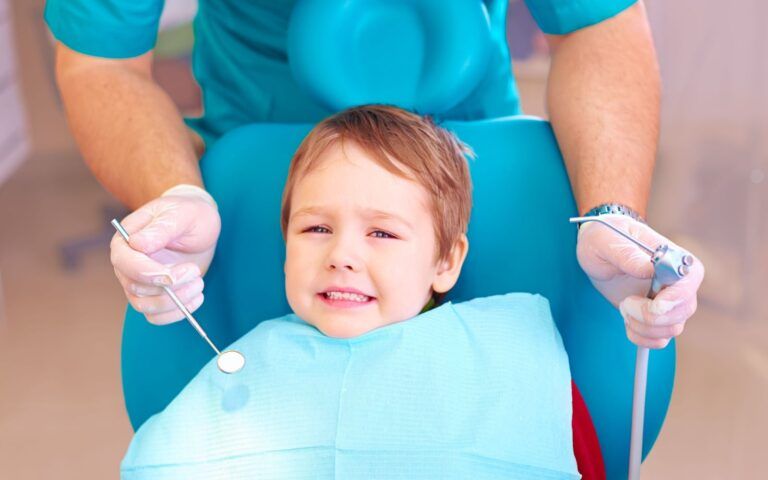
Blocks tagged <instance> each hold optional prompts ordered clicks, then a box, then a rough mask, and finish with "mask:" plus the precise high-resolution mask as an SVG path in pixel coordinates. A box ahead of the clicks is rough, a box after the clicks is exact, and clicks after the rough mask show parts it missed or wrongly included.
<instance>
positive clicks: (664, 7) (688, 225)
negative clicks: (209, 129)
mask: <svg viewBox="0 0 768 480" xmlns="http://www.w3.org/2000/svg"><path fill="white" fill-rule="evenodd" d="M44 3H45V2H44V0H0V125H1V126H2V127H1V128H0V478H8V479H11V478H12V479H38V478H57V479H70V478H72V479H86V478H87V479H90V478H117V476H118V465H119V462H120V460H121V458H122V456H123V454H124V453H125V450H126V448H127V446H128V443H129V441H130V439H131V435H132V431H131V428H130V425H129V423H128V420H127V417H126V414H125V412H124V407H123V399H122V392H121V387H120V369H119V351H120V335H121V327H122V325H121V323H122V316H123V311H124V307H125V300H124V297H123V295H122V291H121V289H120V288H119V285H118V283H117V280H116V279H115V278H114V274H113V272H112V268H111V265H110V263H109V254H108V239H109V238H110V237H111V235H112V231H111V230H110V227H109V224H108V220H109V219H110V218H112V217H113V216H121V215H123V214H124V210H123V208H122V207H121V205H120V204H119V203H117V202H116V201H115V200H114V199H112V198H111V197H110V196H109V194H107V193H106V192H105V191H104V190H103V189H102V188H101V187H100V186H99V184H98V183H97V182H96V181H95V180H94V178H93V177H92V175H91V174H90V172H89V170H88V169H87V168H86V167H85V165H84V163H83V162H82V160H81V158H80V155H79V153H78V151H77V149H76V147H75V144H74V142H73V140H72V138H71V136H70V134H69V132H68V131H67V126H66V122H65V117H64V114H63V111H62V105H61V102H60V100H59V98H58V94H57V92H56V88H55V84H54V77H53V68H54V66H53V44H52V41H51V38H50V36H49V35H48V32H47V29H46V27H45V24H44V23H43V19H42V12H43V7H44ZM646 5H647V8H648V12H649V16H650V19H651V24H652V28H653V31H654V37H655V40H656V46H657V49H658V55H659V61H660V64H661V72H662V79H663V84H664V93H663V104H662V129H661V143H660V148H659V154H658V162H657V167H656V172H655V179H654V191H653V195H652V199H651V204H650V210H649V214H648V217H649V220H650V222H651V223H652V224H653V225H654V226H655V227H656V229H657V230H659V231H660V232H662V233H664V234H666V235H667V236H669V237H670V238H671V239H672V240H674V241H675V242H676V243H678V244H680V245H683V246H685V247H686V248H688V249H689V250H691V251H692V252H694V253H695V254H696V255H698V256H699V257H700V258H701V259H702V261H703V262H704V263H705V265H706V266H707V278H706V280H705V283H704V285H703V286H702V289H701V296H700V301H699V310H698V312H697V313H696V315H695V316H694V317H693V319H692V320H691V321H690V322H689V323H688V327H687V329H686V332H685V333H684V334H683V336H682V337H681V338H680V339H679V341H678V344H677V345H678V369H677V377H676V383H675V390H674V394H673V397H672V403H671V406H670V410H669V414H668V417H667V420H666V423H665V426H664V428H663V430H662V432H661V435H660V437H659V440H658V442H657V443H656V446H655V447H654V449H653V451H652V452H651V454H650V456H649V457H648V459H647V460H646V462H645V463H644V470H643V474H644V475H643V478H646V479H668V478H681V477H683V476H687V477H689V478H697V479H723V478H739V479H758V478H765V473H764V468H763V467H762V465H763V464H762V461H761V460H762V456H763V455H764V448H765V447H764V441H763V440H764V435H763V434H764V432H765V431H766V430H767V429H768V411H766V408H765V406H766V405H768V323H767V322H766V319H767V318H768V305H767V304H766V301H765V298H766V297H764V296H763V295H766V294H768V214H766V207H768V178H766V175H767V174H768V135H767V134H768V90H767V89H766V88H765V85H768V55H767V54H766V46H768V43H766V40H767V39H766V35H768V33H766V29H765V25H764V22H765V19H766V18H768V3H766V2H762V1H761V0H733V1H732V2H728V4H727V5H726V4H725V3H722V2H706V3H705V2H701V1H698V0H676V1H674V2H669V1H666V2H665V1H663V0H646ZM195 10H196V2H195V0H167V1H166V9H165V12H164V18H163V22H162V29H163V31H162V34H161V36H160V40H159V44H158V50H157V54H156V66H155V76H156V77H157V79H158V81H159V82H160V83H161V85H163V87H164V88H166V90H167V91H168V92H169V94H170V95H171V96H172V98H173V99H174V101H175V102H176V103H177V105H178V106H179V108H180V109H181V111H182V112H183V113H185V114H189V115H192V114H195V113H196V112H197V111H199V103H200V97H199V92H198V90H197V87H196V85H195V83H194V80H193V79H192V77H191V74H190V71H189V58H188V56H189V51H190V47H191V44H192V42H193V37H192V32H191V28H190V25H189V22H190V20H191V18H192V17H193V15H194V13H195ZM508 37H509V41H510V49H511V51H512V54H513V57H514V68H515V71H516V75H517V78H518V84H519V88H520V93H521V96H522V101H523V107H524V109H525V111H526V113H529V114H533V115H539V116H546V114H545V111H544V89H545V83H546V74H547V70H548V66H549V61H548V57H547V52H546V44H545V42H544V40H543V37H542V36H541V33H540V32H538V31H537V29H536V27H535V24H534V23H533V22H532V20H531V19H530V16H529V15H528V14H527V11H526V7H525V5H524V3H523V2H522V0H512V1H511V3H510V8H509V22H508ZM761 298H762V300H761Z"/></svg>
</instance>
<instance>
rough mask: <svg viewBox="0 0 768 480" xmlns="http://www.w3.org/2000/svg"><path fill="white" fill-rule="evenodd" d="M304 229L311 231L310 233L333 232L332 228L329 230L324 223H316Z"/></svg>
mask: <svg viewBox="0 0 768 480" xmlns="http://www.w3.org/2000/svg"><path fill="white" fill-rule="evenodd" d="M304 231H305V232H310V233H331V231H330V230H328V229H327V228H325V227H324V226H322V225H314V226H312V227H309V228H307V229H306V230H304Z"/></svg>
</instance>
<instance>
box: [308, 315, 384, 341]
mask: <svg viewBox="0 0 768 480" xmlns="http://www.w3.org/2000/svg"><path fill="white" fill-rule="evenodd" d="M313 320H315V321H309V322H308V323H310V324H312V325H314V327H315V328H317V329H318V330H320V331H321V332H322V333H323V335H325V336H327V337H331V338H339V339H346V338H355V337H359V336H360V335H365V334H366V333H368V332H372V331H373V330H376V329H377V328H381V327H385V326H387V325H389V324H391V323H395V322H384V321H381V322H370V321H366V320H364V319H361V318H343V317H342V318H322V319H313Z"/></svg>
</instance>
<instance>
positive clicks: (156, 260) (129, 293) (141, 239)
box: [110, 185, 221, 325]
mask: <svg viewBox="0 0 768 480" xmlns="http://www.w3.org/2000/svg"><path fill="white" fill-rule="evenodd" d="M121 223H122V225H123V227H125V230H126V231H127V232H128V234H129V235H130V246H129V245H128V244H127V243H126V242H125V240H123V237H121V236H120V235H119V234H115V236H114V237H112V242H111V244H110V250H111V255H110V260H111V262H112V265H113V266H114V267H115V275H116V276H117V279H118V280H119V281H120V284H121V285H122V287H123V290H124V291H125V296H126V297H127V298H128V301H129V302H130V303H131V305H132V306H133V308H135V309H136V310H137V311H139V312H141V313H143V314H144V315H145V316H146V317H147V320H148V321H150V322H151V323H154V324H156V325H164V324H168V323H171V322H175V321H178V320H181V319H182V318H184V314H182V313H181V311H180V310H179V309H178V307H176V305H175V304H174V303H173V301H172V300H171V299H170V298H169V297H168V295H167V294H166V293H165V291H164V290H163V289H162V288H161V285H166V286H169V287H171V289H172V290H173V291H174V292H175V293H176V295H177V296H178V297H179V300H181V302H182V303H184V305H185V306H186V307H187V308H188V309H189V311H190V312H194V311H195V310H197V309H198V308H199V307H200V305H202V303H203V293H202V292H203V278H202V276H203V274H204V273H205V272H206V271H207V270H208V266H209V265H210V264H211V260H212V259H213V253H214V250H215V248H216V241H217V240H218V238H219V231H220V230H221V219H220V217H219V211H218V208H217V206H216V202H215V201H214V200H213V197H211V195H210V194H209V193H208V192H206V191H205V190H203V189H202V188H199V187H196V186H193V185H177V186H175V187H173V188H171V189H169V190H167V191H166V192H165V193H163V194H162V195H161V196H160V197H158V198H156V199H154V200H152V201H150V202H148V203H146V204H145V205H143V206H142V207H140V208H139V209H137V210H136V211H134V212H133V213H131V214H130V215H128V216H127V217H125V218H124V219H123V220H122V222H121Z"/></svg>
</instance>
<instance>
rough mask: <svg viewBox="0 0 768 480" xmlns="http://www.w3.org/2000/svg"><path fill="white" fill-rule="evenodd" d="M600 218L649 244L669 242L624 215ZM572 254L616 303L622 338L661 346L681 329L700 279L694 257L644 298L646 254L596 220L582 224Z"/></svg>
mask: <svg viewBox="0 0 768 480" xmlns="http://www.w3.org/2000/svg"><path fill="white" fill-rule="evenodd" d="M600 219H601V220H605V221H606V222H607V223H610V224H611V225H613V226H614V227H616V228H618V229H619V230H621V231H623V232H625V233H627V234H628V235H630V236H631V237H633V238H635V239H637V240H638V241H640V242H641V243H643V244H645V245H646V246H648V247H650V248H656V247H657V246H659V245H661V244H662V243H666V244H668V245H670V246H671V245H675V244H674V243H673V242H670V241H669V240H668V239H666V238H665V237H663V236H662V235H660V234H658V233H657V232H655V231H654V230H653V229H652V228H651V227H649V226H648V225H645V224H644V223H641V222H638V221H637V220H634V219H632V218H630V217H628V216H625V215H601V216H600ZM675 246H677V245H675ZM678 248H679V247H678ZM576 256H577V258H578V260H579V265H581V268H582V269H583V270H584V272H585V273H586V274H587V276H589V279H590V280H591V281H592V284H593V285H594V286H595V288H597V290H599V291H600V293H602V294H603V296H604V297H605V298H607V299H608V300H609V301H610V302H611V303H612V304H613V305H614V306H616V307H618V308H619V310H620V311H621V315H622V316H623V317H624V324H625V326H626V329H627V337H628V338H629V340H630V341H632V342H633V343H635V344H636V345H639V346H643V347H648V348H664V347H666V346H667V344H668V343H669V341H670V339H672V337H676V336H678V335H680V334H681V333H682V332H683V329H684V328H685V322H686V321H687V320H688V318H690V317H691V316H692V315H693V314H694V312H696V306H697V296H696V294H697V292H698V289H699V285H701V282H702V280H703V279H704V265H703V264H702V263H701V260H699V259H698V258H696V257H695V256H694V261H693V265H691V267H690V271H689V273H688V275H686V276H685V277H683V278H682V279H681V280H679V281H678V282H677V283H675V284H673V285H670V286H669V287H665V288H664V289H662V291H661V292H660V293H659V294H658V295H657V296H656V298H655V299H654V300H651V299H649V298H647V294H648V290H649V289H650V286H651V278H652V277H653V265H652V264H651V260H650V258H651V257H650V256H649V255H648V253H646V252H645V251H644V250H642V249H641V248H640V247H638V246H637V245H635V244H634V243H632V242H631V241H629V240H627V239H626V238H624V237H622V236H620V235H619V234H617V233H616V232H614V231H612V230H611V229H610V228H607V227H605V226H604V225H599V224H598V223H597V222H587V223H584V224H582V226H581V228H580V229H579V236H578V240H577V244H576Z"/></svg>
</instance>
